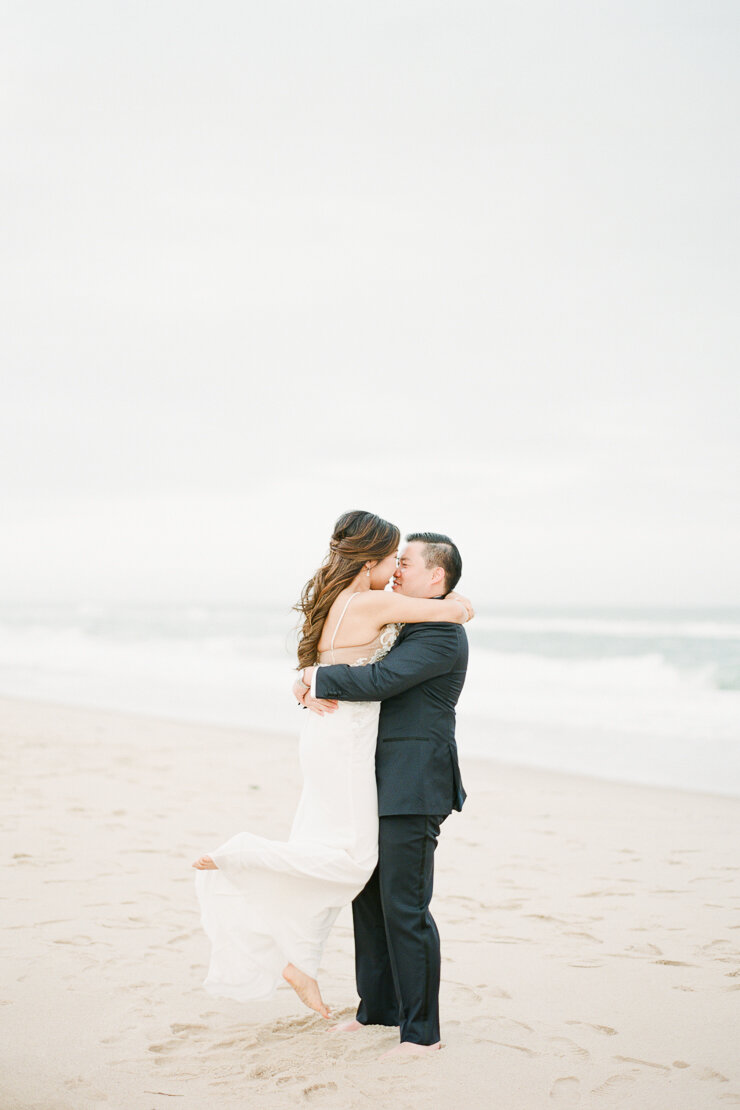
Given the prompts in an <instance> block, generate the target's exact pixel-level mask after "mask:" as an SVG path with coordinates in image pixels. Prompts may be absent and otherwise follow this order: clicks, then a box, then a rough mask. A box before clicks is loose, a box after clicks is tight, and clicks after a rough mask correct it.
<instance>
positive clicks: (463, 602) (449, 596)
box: [447, 590, 475, 623]
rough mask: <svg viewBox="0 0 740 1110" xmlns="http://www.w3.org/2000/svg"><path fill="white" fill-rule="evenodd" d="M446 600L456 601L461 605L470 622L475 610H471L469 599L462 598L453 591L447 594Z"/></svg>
mask: <svg viewBox="0 0 740 1110" xmlns="http://www.w3.org/2000/svg"><path fill="white" fill-rule="evenodd" d="M447 600H448V601H458V602H459V603H460V604H461V605H463V606H464V607H465V610H466V612H467V614H468V620H469V621H472V619H473V617H474V616H475V609H474V608H473V606H472V604H471V602H470V598H468V597H463V595H462V594H458V593H455V591H454V590H450V592H449V593H448V594H447ZM466 623H467V621H466Z"/></svg>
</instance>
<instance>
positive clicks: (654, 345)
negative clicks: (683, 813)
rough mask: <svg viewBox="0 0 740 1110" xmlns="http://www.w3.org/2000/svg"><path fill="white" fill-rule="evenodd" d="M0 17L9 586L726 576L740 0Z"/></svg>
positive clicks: (643, 592) (732, 505) (228, 595)
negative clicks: (360, 548) (457, 554)
mask: <svg viewBox="0 0 740 1110" xmlns="http://www.w3.org/2000/svg"><path fill="white" fill-rule="evenodd" d="M0 13H1V14H0V63H1V64H2V72H3V75H4V77H3V82H4V93H3V96H2V102H1V107H0V112H1V113H2V117H1V118H2V136H1V138H2V151H3V155H2V157H3V185H2V190H3V196H2V210H3V216H2V223H3V256H4V265H3V267H2V277H1V279H0V280H1V282H2V287H1V288H0V296H1V298H2V307H3V314H4V317H5V320H4V323H3V326H2V329H1V333H0V360H1V363H2V370H1V372H2V384H3V388H2V404H1V405H0V466H1V474H0V480H1V486H0V514H1V517H0V519H1V521H2V525H1V526H2V537H1V542H0V599H3V600H12V599H15V598H18V599H24V600H30V599H44V600H49V599H54V598H60V599H77V598H80V599H95V600H98V599H106V598H122V599H136V600H159V599H162V600H170V599H188V598H197V599H203V600H205V599H209V598H212V599H219V600H228V599H232V598H233V599H242V600H249V599H252V598H264V599H280V600H283V599H287V600H291V599H292V598H293V597H294V596H295V595H296V594H297V592H298V589H299V588H300V585H301V584H302V582H303V580H305V578H306V577H308V575H309V574H310V573H311V572H312V570H313V568H314V566H315V564H316V563H317V562H318V561H319V560H320V558H321V557H322V555H323V553H324V550H325V547H326V542H327V540H328V535H329V532H330V531H331V526H332V523H333V521H334V519H335V518H336V517H337V515H338V514H339V513H340V512H342V511H344V510H346V509H347V508H351V507H358V508H366V509H370V510H371V511H374V512H378V513H380V514H381V515H384V516H386V517H389V518H390V519H392V520H394V521H396V522H397V523H398V524H399V525H400V527H401V528H402V529H404V530H409V529H433V530H441V531H446V532H449V533H451V534H452V535H453V536H454V537H455V538H456V539H457V541H458V543H459V545H460V547H461V549H462V553H463V558H464V562H465V576H464V580H463V583H461V586H462V587H464V588H466V589H467V590H468V591H469V592H470V593H471V594H472V595H473V596H474V598H475V599H477V600H480V601H481V602H490V603H491V604H511V603H520V604H521V603H532V604H540V603H547V604H553V605H556V604H574V603H582V604H589V603H592V604H593V603H602V604H615V605H617V604H723V603H727V604H740V578H739V576H738V572H737V567H738V566H740V512H738V489H739V488H740V449H739V447H738V443H739V428H738V424H739V423H740V416H739V414H740V378H739V375H738V358H737V354H738V331H739V330H740V329H739V328H738V292H739V288H740V283H739V282H738V277H739V273H738V271H739V270H740V261H739V260H740V232H739V227H738V202H737V197H738V188H739V185H740V172H739V171H740V128H739V127H738V119H737V112H738V104H739V103H740V67H738V64H737V59H738V56H740V53H739V51H740V6H739V5H738V4H737V3H736V2H735V0H728V2H720V0H696V2H693V3H691V2H687V3H683V2H682V3H680V4H679V3H676V0H660V2H651V0H626V2H625V0H621V2H616V0H614V2H611V3H602V2H599V0H583V2H582V3H573V2H570V0H552V2H546V0H533V2H529V3H528V2H526V0H524V2H519V0H511V2H502V0H483V2H480V3H474V2H469V0H455V2H454V3H453V2H452V0H450V2H447V3H435V2H430V0H424V2H423V3H422V2H417V0H374V2H373V3H372V4H359V3H351V2H348V0H336V2H327V0H312V2H307V0H297V2H285V0H270V2H269V3H259V4H258V3H254V2H251V0H239V2H225V3H216V4H210V5H208V4H203V3H198V4H196V3H193V2H192V0H178V2H177V3H169V2H166V3H165V2H158V0H147V2H143V0H141V2H128V3H125V4H121V3H110V2H106V0H94V2H86V3H75V2H71V0H68V2H65V3H64V4H60V3H57V2H54V3H52V2H50V0H47V2H41V0H40V2H36V3H31V4H29V3H25V2H24V3H20V2H16V3H9V2H5V3H3V4H2V7H1V8H0Z"/></svg>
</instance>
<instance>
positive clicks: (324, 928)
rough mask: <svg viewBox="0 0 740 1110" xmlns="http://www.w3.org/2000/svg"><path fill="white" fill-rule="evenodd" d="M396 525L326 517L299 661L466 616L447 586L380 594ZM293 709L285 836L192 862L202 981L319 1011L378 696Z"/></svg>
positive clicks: (359, 884) (362, 834)
mask: <svg viewBox="0 0 740 1110" xmlns="http://www.w3.org/2000/svg"><path fill="white" fill-rule="evenodd" d="M399 540H400V533H399V530H398V528H396V527H395V525H393V524H389V523H388V522H387V521H385V520H382V519H381V518H380V517H377V516H374V515H373V514H372V513H367V512H362V511H359V510H356V511H354V512H349V513H344V514H343V515H342V516H340V518H339V520H338V521H337V523H336V525H335V528H334V533H333V535H332V537H331V541H330V544H329V553H328V555H327V557H326V558H325V560H324V562H323V564H322V565H321V567H319V569H318V570H317V572H316V574H315V575H314V576H313V578H311V579H310V580H309V581H308V582H307V583H306V585H305V587H304V589H303V593H302V595H301V600H300V601H299V603H298V604H297V605H296V609H297V610H298V611H299V612H300V613H302V614H303V624H302V627H301V630H300V639H299V645H298V665H299V667H301V668H302V667H306V666H312V665H314V664H316V663H317V662H318V663H348V664H349V665H350V666H353V667H360V666H365V665H366V664H368V663H375V662H377V661H378V660H380V659H382V658H383V656H384V655H386V654H387V653H388V652H389V651H390V649H391V647H392V646H393V643H394V641H395V639H396V637H397V635H398V632H399V627H398V626H399V624H402V623H412V624H416V623H420V622H423V621H446V622H452V623H456V624H462V623H464V622H465V621H466V620H468V619H469V617H471V616H472V615H473V612H472V609H471V607H470V603H469V602H468V601H467V600H466V599H465V598H463V597H460V596H459V595H457V594H454V593H451V594H448V595H447V597H446V598H445V599H442V600H429V599H427V598H415V597H405V596H403V595H402V594H398V593H392V592H390V591H387V590H386V589H385V587H386V586H387V585H388V583H389V581H390V579H391V577H392V576H393V573H394V571H395V569H396V558H397V553H398V544H399ZM316 708H317V710H318V712H312V713H306V714H304V715H303V720H302V726H303V727H302V729H301V736H300V749H299V751H300V763H301V770H302V772H303V790H302V793H301V797H300V801H299V803H298V809H297V811H296V814H295V817H294V820H293V825H292V828H291V831H290V836H289V838H288V840H287V841H277V840H267V839H266V838H265V837H261V836H258V835H256V834H255V833H250V832H242V833H238V834H237V835H236V836H234V837H232V838H231V839H230V840H227V841H226V843H225V844H223V845H222V846H221V847H220V848H218V849H216V851H213V852H211V853H210V855H204V856H201V857H200V859H198V860H196V861H195V863H193V865H192V866H193V867H195V868H196V869H197V870H198V874H197V875H196V891H197V896H198V900H199V903H200V910H201V920H202V923H203V928H204V929H205V932H206V933H207V935H208V937H209V938H210V940H211V946H212V947H211V960H210V967H209V970H208V975H207V978H206V980H205V984H204V985H205V987H206V989H207V990H208V991H209V992H210V993H211V994H216V995H221V996H223V997H227V998H235V999H237V1000H239V1001H243V1000H247V999H261V998H268V997H270V996H271V995H272V994H273V993H274V991H275V989H276V987H277V986H278V985H279V984H280V982H281V980H286V981H287V982H288V983H290V985H291V986H292V987H293V989H294V990H295V991H296V993H297V994H298V996H299V998H300V999H301V1001H302V1002H304V1003H305V1004H306V1006H308V1007H309V1008H310V1009H312V1010H316V1011H317V1012H318V1013H319V1014H321V1016H322V1017H325V1018H328V1017H329V1011H328V1009H327V1007H326V1005H325V1004H324V1001H323V999H322V997H321V992H320V990H319V986H318V983H317V982H316V975H317V972H318V968H319V964H320V961H321V956H322V953H323V950H324V945H325V943H326V939H327V937H328V935H329V932H330V930H331V927H332V925H333V924H334V921H335V920H336V917H337V915H338V913H339V911H340V909H341V908H342V906H346V905H348V904H349V903H350V902H351V901H352V899H353V898H354V897H355V896H356V895H357V894H359V892H360V891H361V890H362V888H363V887H364V886H365V884H366V882H367V881H368V879H369V878H370V876H371V875H372V873H373V871H374V869H375V865H376V863H377V861H378V799H377V790H376V783H375V746H376V739H377V733H378V714H379V711H380V702H317V703H316Z"/></svg>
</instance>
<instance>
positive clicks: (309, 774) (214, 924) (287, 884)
mask: <svg viewBox="0 0 740 1110" xmlns="http://www.w3.org/2000/svg"><path fill="white" fill-rule="evenodd" d="M379 711H380V703H379V702H340V703H339V707H338V709H337V711H336V712H335V713H332V714H327V715H326V716H325V717H319V716H318V715H317V714H315V713H308V712H307V713H304V714H302V726H303V727H302V729H301V737H300V762H301V769H302V771H303V790H302V793H301V798H300V801H299V803H298V809H297V811H296V814H295V818H294V820H293V825H292V827H291V831H290V836H289V838H288V840H287V841H279V840H268V839H266V838H265V837H262V836H258V835H256V834H255V833H250V832H242V833H238V834H237V835H236V836H234V837H232V838H231V840H227V841H226V843H225V844H222V845H221V847H220V848H218V849H217V850H216V851H213V852H209V854H210V855H211V856H212V858H213V861H214V863H216V865H217V867H218V871H197V872H196V877H195V887H196V893H197V896H198V900H199V902H200V910H201V920H202V922H203V928H204V929H205V931H206V933H207V935H208V937H209V939H210V941H211V960H210V966H209V970H208V975H207V978H206V980H205V984H204V985H205V987H206V990H208V991H209V992H210V993H211V994H215V995H219V996H222V997H226V998H235V999H237V1000H239V1001H246V1000H248V999H259V998H270V997H271V996H272V995H273V993H274V992H275V989H276V988H277V987H278V986H279V985H280V983H281V982H282V981H283V980H282V970H283V968H284V967H285V965H286V964H287V963H292V964H294V965H295V966H296V967H297V968H299V969H300V970H301V971H304V972H306V974H307V975H310V976H312V977H313V978H316V975H317V972H318V969H319V964H320V962H321V956H322V953H323V950H324V945H325V944H326V939H327V937H328V935H329V932H330V930H331V927H332V925H333V924H334V921H335V920H336V917H337V915H338V913H339V911H340V909H341V908H342V906H346V905H348V904H349V903H350V902H351V901H352V899H353V898H354V897H355V896H356V895H357V894H359V892H360V891H361V890H362V888H363V887H364V886H365V884H366V882H367V881H368V879H369V878H370V876H371V874H372V873H373V871H374V869H375V865H376V863H377V860H378V795H377V787H376V784H375V746H376V742H377V735H378V713H379Z"/></svg>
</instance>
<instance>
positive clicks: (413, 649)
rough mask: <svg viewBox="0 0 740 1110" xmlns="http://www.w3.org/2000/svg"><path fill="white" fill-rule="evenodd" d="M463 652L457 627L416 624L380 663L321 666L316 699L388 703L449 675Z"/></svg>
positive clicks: (317, 677)
mask: <svg viewBox="0 0 740 1110" xmlns="http://www.w3.org/2000/svg"><path fill="white" fill-rule="evenodd" d="M458 650H459V644H458V638H457V625H452V624H441V623H440V624H433V625H432V624H429V625H416V626H415V628H414V629H413V630H412V631H411V632H409V634H408V635H407V636H406V637H405V638H404V640H403V642H402V643H400V644H398V645H397V646H396V647H394V648H393V649H392V650H391V651H390V652H389V653H388V655H387V656H386V657H385V659H381V660H380V662H379V663H370V664H369V665H368V666H366V667H352V666H350V665H349V664H348V663H338V664H336V665H334V666H331V667H323V666H322V667H319V669H318V670H317V672H316V697H318V698H336V699H337V700H339V701H384V700H385V699H386V698H392V697H395V695H396V694H402V693H403V692H404V690H409V689H410V688H411V687H412V686H418V685H419V683H420V682H426V681H427V679H430V678H436V677H437V676H438V675H441V674H446V673H447V672H448V671H449V670H450V669H451V668H452V665H453V664H454V661H455V659H456V657H457V653H458Z"/></svg>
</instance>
